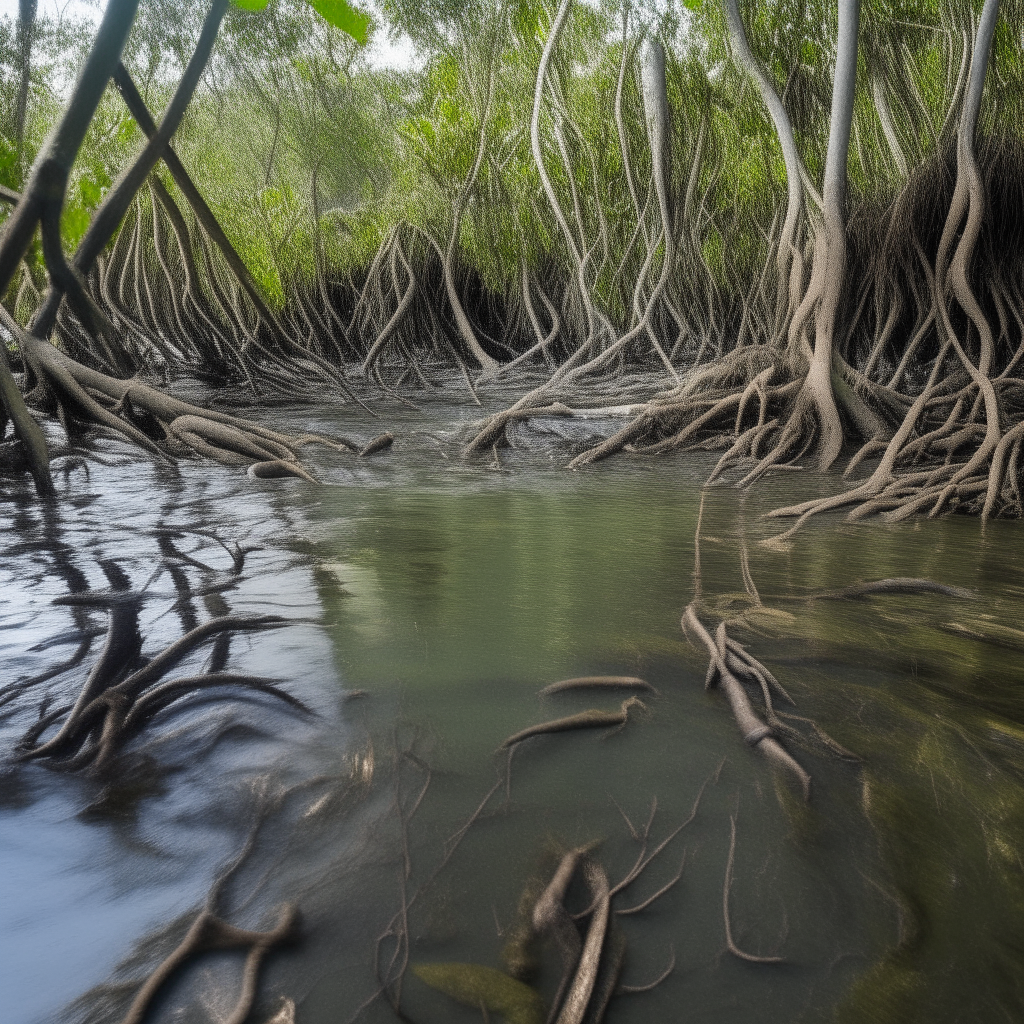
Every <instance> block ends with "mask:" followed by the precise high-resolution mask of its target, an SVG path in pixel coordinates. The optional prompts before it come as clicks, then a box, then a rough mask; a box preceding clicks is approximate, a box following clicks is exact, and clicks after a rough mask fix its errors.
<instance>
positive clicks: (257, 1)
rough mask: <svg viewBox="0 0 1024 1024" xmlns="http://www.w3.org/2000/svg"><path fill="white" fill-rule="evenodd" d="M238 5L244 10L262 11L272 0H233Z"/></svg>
mask: <svg viewBox="0 0 1024 1024" xmlns="http://www.w3.org/2000/svg"><path fill="white" fill-rule="evenodd" d="M231 2H232V3H233V4H234V5H235V6H236V7H241V8H242V10H243V11H262V10H263V8H264V7H266V6H267V4H269V3H270V0H231Z"/></svg>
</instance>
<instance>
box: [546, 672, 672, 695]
mask: <svg viewBox="0 0 1024 1024" xmlns="http://www.w3.org/2000/svg"><path fill="white" fill-rule="evenodd" d="M566 690H646V691H647V692H648V693H653V694H657V692H658V691H657V690H656V689H655V688H654V687H653V686H651V684H650V683H648V682H647V681H646V680H645V679H638V678H637V677H636V676H579V677H578V678H576V679H562V680H560V681H559V682H557V683H551V684H550V685H548V686H545V687H544V689H543V690H541V691H540V695H541V696H542V697H550V696H551V694H553V693H564V692H565V691H566Z"/></svg>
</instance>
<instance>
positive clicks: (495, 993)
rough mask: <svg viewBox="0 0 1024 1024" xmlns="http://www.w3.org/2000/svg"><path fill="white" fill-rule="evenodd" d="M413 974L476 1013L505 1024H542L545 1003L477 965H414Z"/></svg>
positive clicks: (506, 977) (510, 980) (514, 982)
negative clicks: (479, 1011)
mask: <svg viewBox="0 0 1024 1024" xmlns="http://www.w3.org/2000/svg"><path fill="white" fill-rule="evenodd" d="M412 969H413V973H414V974H415V975H416V976H417V977H418V978H420V979H422V980H423V981H425V982H426V983H427V984H428V985H429V986H430V987H431V988H436V989H437V990H438V991H440V992H444V994H445V995H448V996H451V997H452V999H456V1000H458V1002H460V1003H464V1004H465V1005H466V1006H472V1007H473V1008H474V1009H479V1008H480V1006H481V1004H483V1005H484V1006H485V1007H486V1008H487V1009H488V1010H489V1011H491V1012H493V1013H500V1014H501V1015H502V1017H504V1018H505V1021H506V1024H541V1022H542V1021H543V1020H544V1001H543V1000H542V999H541V997H540V995H539V994H538V993H537V992H536V991H535V990H534V989H532V988H530V987H529V985H524V984H523V983H522V982H521V981H517V980H516V979H515V978H513V977H511V976H510V975H508V974H505V973H503V972H502V971H496V970H495V969H494V968H493V967H483V966H481V965H479V964H414V965H413V968H412Z"/></svg>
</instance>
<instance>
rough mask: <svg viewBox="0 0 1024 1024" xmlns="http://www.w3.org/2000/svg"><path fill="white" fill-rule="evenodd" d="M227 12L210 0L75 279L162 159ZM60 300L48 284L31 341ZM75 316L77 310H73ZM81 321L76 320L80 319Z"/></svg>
mask: <svg viewBox="0 0 1024 1024" xmlns="http://www.w3.org/2000/svg"><path fill="white" fill-rule="evenodd" d="M227 8H228V0H213V3H212V4H211V5H210V9H209V11H208V12H207V15H206V19H205V21H204V22H203V28H202V31H201V32H200V34H199V39H198V41H197V42H196V48H195V50H194V52H193V53H192V57H191V59H190V60H189V62H188V66H187V67H186V68H185V72H184V74H183V75H182V77H181V81H180V82H179V83H178V88H177V89H176V90H175V92H174V96H173V97H172V99H171V102H170V103H169V104H168V105H167V110H166V111H165V112H164V116H163V118H162V120H161V122H160V128H159V129H158V130H157V132H156V133H155V134H154V135H153V136H152V137H151V138H150V139H149V141H148V142H147V143H146V146H145V148H144V149H143V151H142V152H141V153H140V154H139V156H138V157H136V159H135V161H134V163H133V164H132V165H131V167H129V168H128V170H127V171H125V173H124V174H122V175H121V177H120V178H119V179H118V181H117V182H116V184H115V185H114V186H113V187H112V188H111V190H110V191H109V192H108V193H107V195H106V197H105V198H104V200H103V202H102V203H101V204H100V206H99V209H98V210H97V211H96V213H95V214H94V215H93V218H92V222H91V223H90V224H89V229H88V230H87V231H86V233H85V237H84V238H83V239H82V241H81V243H80V244H79V246H78V251H77V252H76V253H75V258H74V261H73V263H72V267H73V271H74V272H75V273H76V274H77V275H78V276H80V277H84V276H85V275H87V274H88V273H89V271H90V270H92V267H93V264H94V263H95V262H96V257H97V256H98V255H99V254H100V253H101V252H102V251H103V249H104V247H105V246H106V244H107V243H108V242H109V241H110V239H111V238H112V237H113V235H114V232H115V231H116V230H117V227H118V225H119V224H120V223H121V221H122V220H123V219H124V215H125V213H126V212H127V211H128V208H129V206H131V204H132V201H133V200H134V199H135V196H136V194H137V193H138V191H139V189H140V188H142V186H143V184H144V183H145V181H146V178H147V177H149V173H150V171H152V170H153V168H154V167H155V166H156V164H157V162H158V161H159V160H160V158H161V157H162V156H163V153H164V150H165V149H166V147H167V144H168V143H169V142H170V140H171V136H173V135H174V133H175V132H176V131H177V129H178V125H180V124H181V119H182V118H183V117H184V116H185V111H186V110H187V109H188V105H189V103H190V102H191V100H192V96H193V94H194V93H195V90H196V86H197V85H198V84H199V80H200V78H201V77H202V74H203V71H204V70H205V68H206V63H207V61H208V60H209V58H210V53H211V51H212V50H213V45H214V43H215V42H216V41H217V33H218V31H219V30H220V23H221V21H222V20H223V18H224V14H225V12H226V11H227ZM62 298H63V295H62V292H61V290H60V289H59V288H58V287H57V285H56V283H51V286H50V289H49V291H48V292H47V294H46V297H45V298H44V299H43V304H42V306H41V307H40V309H39V311H38V312H37V313H36V315H35V316H34V317H33V319H32V323H31V324H30V326H29V330H30V331H31V332H32V333H33V334H35V335H36V336H37V337H41V338H47V337H48V336H49V334H50V332H51V331H52V330H53V326H54V323H55V322H56V319H57V310H58V309H59V308H60V303H61V299H62ZM76 312H77V310H76ZM80 319H81V317H80Z"/></svg>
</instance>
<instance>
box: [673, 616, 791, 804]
mask: <svg viewBox="0 0 1024 1024" xmlns="http://www.w3.org/2000/svg"><path fill="white" fill-rule="evenodd" d="M680 625H681V626H682V628H683V632H684V633H685V634H686V635H687V637H689V635H690V631H691V630H692V632H693V633H695V634H696V636H697V637H698V638H699V639H700V640H701V641H702V643H703V644H704V646H705V647H706V648H707V650H708V656H709V658H710V664H709V666H708V678H707V683H706V685H710V684H711V683H713V681H714V679H715V678H716V677H717V678H718V679H720V680H721V682H722V689H723V690H724V691H725V695H726V698H727V699H728V701H729V704H730V706H731V707H732V713H733V717H734V718H735V719H736V724H737V725H738V726H739V728H740V732H741V733H742V734H743V739H744V741H745V742H746V743H747V745H748V746H750V747H756V748H757V749H758V750H759V751H760V752H761V753H762V754H763V755H764V756H765V757H766V758H767V759H768V760H769V761H771V762H772V763H773V764H775V765H777V766H778V767H780V768H783V769H785V770H786V771H787V772H789V773H790V774H791V775H793V776H794V777H795V778H796V779H797V781H798V782H799V783H800V788H801V790H802V792H803V796H804V800H809V799H810V798H811V777H810V775H808V774H807V772H806V771H804V769H803V768H802V767H801V766H800V765H799V764H798V763H797V761H796V760H795V759H794V758H793V757H792V756H791V755H790V754H789V753H788V752H787V751H786V749H785V748H784V747H783V746H782V744H781V743H779V741H778V740H777V739H776V738H775V737H774V736H773V734H772V733H773V729H772V726H770V725H767V724H766V723H765V722H763V721H762V720H761V719H760V718H759V717H758V716H757V713H756V712H755V711H754V709H753V707H752V706H751V704H750V699H749V698H748V697H747V694H746V691H745V690H744V689H743V684H742V683H741V682H740V681H739V680H738V679H737V678H736V676H735V675H734V674H733V672H732V670H731V669H730V667H729V659H728V655H727V650H728V649H727V646H726V643H727V637H726V635H725V624H724V623H722V624H720V626H719V630H718V639H719V643H716V642H715V640H713V639H712V638H711V636H710V634H709V633H708V631H707V630H706V629H705V628H704V626H703V624H702V623H701V621H700V619H699V618H697V614H696V612H695V611H694V607H693V604H692V603H691V604H689V605H688V606H687V608H686V611H685V612H684V613H683V617H682V621H681V623H680ZM765 692H767V691H765Z"/></svg>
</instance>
